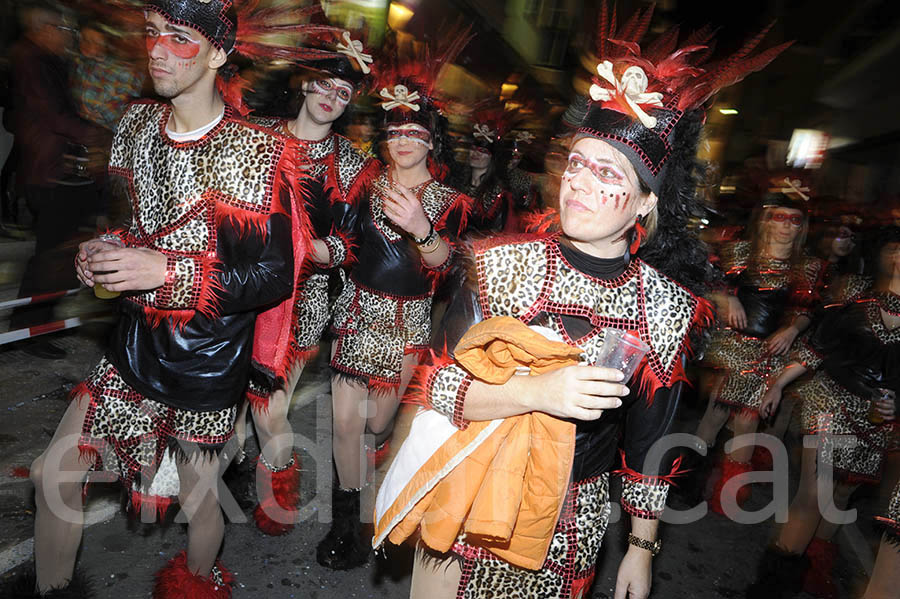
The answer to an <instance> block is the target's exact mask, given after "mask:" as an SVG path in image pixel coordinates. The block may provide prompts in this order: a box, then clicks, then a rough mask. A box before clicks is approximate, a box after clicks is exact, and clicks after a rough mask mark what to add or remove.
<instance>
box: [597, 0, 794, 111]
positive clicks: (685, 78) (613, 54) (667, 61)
mask: <svg viewBox="0 0 900 599" xmlns="http://www.w3.org/2000/svg"><path fill="white" fill-rule="evenodd" d="M653 11H654V6H649V7H647V8H646V9H638V10H637V11H636V12H635V13H634V14H633V15H632V16H631V17H630V18H629V19H628V21H627V22H626V23H625V25H623V26H622V27H617V25H616V15H615V5H614V6H613V11H612V15H610V10H609V7H608V6H607V2H606V0H603V2H602V3H601V6H600V10H599V20H598V23H597V27H596V32H597V35H598V39H597V40H595V43H594V47H595V49H596V52H597V59H598V60H599V61H604V60H608V61H610V62H612V63H613V65H614V67H613V68H614V72H615V73H616V75H617V76H621V73H622V72H624V70H625V69H626V68H628V67H629V66H639V67H641V68H642V69H643V70H644V72H645V73H646V75H647V77H648V80H649V84H648V86H647V92H660V93H662V94H663V100H662V103H663V104H664V105H666V106H673V105H674V106H675V107H676V108H677V109H678V110H682V111H688V110H694V109H698V108H700V107H702V106H703V105H704V104H705V103H706V102H707V101H708V100H709V99H710V98H711V97H712V96H713V95H714V94H715V93H716V92H718V91H719V90H721V89H722V88H725V87H728V86H730V85H734V84H735V83H738V82H740V81H741V80H743V79H744V77H746V76H747V75H748V74H750V73H753V72H756V71H759V70H761V69H763V68H765V67H766V66H767V65H768V64H769V63H770V62H772V61H773V60H774V59H775V58H776V57H777V56H778V55H779V54H781V53H782V52H784V50H786V49H787V48H788V47H789V46H790V45H791V44H793V42H786V43H783V44H779V45H777V46H774V47H772V48H769V49H767V50H763V51H761V52H757V53H756V54H755V55H754V54H753V53H754V51H755V50H756V48H757V47H758V46H759V44H760V42H761V41H762V40H763V38H764V37H765V36H766V34H767V33H768V32H769V30H770V29H771V28H772V25H773V24H774V23H771V24H769V25H768V26H766V27H765V28H763V30H762V31H760V32H759V33H758V34H756V35H755V36H753V37H752V38H750V39H749V40H747V41H746V42H745V43H744V45H743V46H742V47H741V48H740V49H739V50H738V51H737V52H735V53H733V54H731V55H729V56H727V57H724V58H722V59H720V60H717V61H714V62H708V61H709V58H710V56H711V55H712V52H713V49H714V47H715V39H714V36H715V34H716V32H717V29H714V28H713V27H712V26H711V25H705V26H703V27H701V28H700V29H698V30H696V31H694V32H693V33H691V34H690V35H688V36H687V37H686V38H685V39H684V40H683V42H682V43H681V45H680V46H679V44H678V36H679V28H678V26H675V27H672V28H670V29H668V30H667V31H665V32H664V33H663V34H661V35H660V36H659V37H657V38H656V39H655V40H654V41H653V42H652V43H650V44H649V45H647V48H646V51H645V52H644V53H643V54H642V53H641V46H640V44H641V41H642V39H643V37H644V35H645V34H646V33H647V31H648V29H649V26H650V22H651V20H652V17H653ZM593 80H594V83H596V84H598V85H600V86H602V87H606V88H609V87H610V83H609V82H607V81H605V80H600V79H599V78H598V77H596V76H594V77H593Z"/></svg>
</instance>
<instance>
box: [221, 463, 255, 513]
mask: <svg viewBox="0 0 900 599" xmlns="http://www.w3.org/2000/svg"><path fill="white" fill-rule="evenodd" d="M240 457H241V459H240V461H238V460H237V459H235V460H234V461H232V462H231V464H229V465H228V468H226V469H225V473H224V474H223V475H222V480H223V481H224V482H225V485H226V486H227V487H228V491H229V492H230V493H231V496H232V497H234V500H235V501H236V502H237V504H238V507H240V508H241V509H242V510H244V511H245V512H246V511H248V510H251V509H253V507H254V506H256V489H255V486H256V478H255V473H256V468H254V467H253V465H252V463H251V462H252V461H253V460H250V459H249V458H247V456H246V454H244V452H243V450H241V456H240Z"/></svg>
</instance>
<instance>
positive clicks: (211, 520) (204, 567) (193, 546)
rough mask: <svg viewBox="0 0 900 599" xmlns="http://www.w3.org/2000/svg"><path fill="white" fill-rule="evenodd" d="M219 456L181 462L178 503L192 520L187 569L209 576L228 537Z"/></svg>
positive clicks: (179, 466) (189, 520) (200, 455)
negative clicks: (218, 487)
mask: <svg viewBox="0 0 900 599" xmlns="http://www.w3.org/2000/svg"><path fill="white" fill-rule="evenodd" d="M218 476H219V457H218V456H213V457H210V456H205V455H203V454H200V453H198V454H197V455H196V456H194V457H192V458H191V459H190V460H189V461H182V460H179V461H178V480H179V484H180V487H181V488H180V490H179V492H178V500H179V502H180V503H181V509H182V510H183V512H184V514H185V516H187V519H188V548H187V567H188V569H189V570H190V571H191V572H193V573H194V574H197V575H199V576H204V577H208V576H209V574H210V572H211V571H212V567H213V565H214V564H215V563H216V556H217V555H218V554H219V549H220V548H221V546H222V539H223V538H224V537H225V519H224V518H223V517H222V509H221V508H220V507H219V498H218V497H217V495H216V493H215V489H216V480H217V478H218Z"/></svg>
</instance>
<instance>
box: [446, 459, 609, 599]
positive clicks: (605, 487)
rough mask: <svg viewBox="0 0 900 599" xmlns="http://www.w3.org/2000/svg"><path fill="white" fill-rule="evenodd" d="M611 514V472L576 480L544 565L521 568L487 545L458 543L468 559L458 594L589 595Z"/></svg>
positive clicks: (510, 598)
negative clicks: (501, 556) (475, 545)
mask: <svg viewBox="0 0 900 599" xmlns="http://www.w3.org/2000/svg"><path fill="white" fill-rule="evenodd" d="M609 513H610V505H609V475H608V474H601V475H600V476H598V477H595V478H590V479H587V480H584V481H581V482H578V483H574V484H572V485H571V486H570V487H569V491H568V494H567V495H566V501H565V504H564V506H563V510H562V513H561V514H560V517H559V522H558V523H557V524H556V531H555V532H554V533H553V539H552V540H551V542H550V550H549V551H548V552H547V559H546V561H545V562H544V567H543V568H542V569H540V570H525V569H522V568H518V567H516V566H513V565H510V564H509V563H507V562H505V561H503V560H501V559H498V558H497V557H495V556H494V555H493V554H492V553H490V552H488V551H487V550H486V549H483V548H480V547H474V546H471V545H468V544H466V543H465V542H464V541H462V542H459V543H456V544H455V545H454V547H453V552H454V553H456V554H458V555H459V556H460V557H461V558H462V560H463V562H462V578H461V579H460V582H459V588H458V590H457V595H456V596H457V599H481V598H484V599H487V598H494V597H503V598H504V599H533V598H534V597H541V599H554V598H558V599H563V598H565V599H581V598H582V597H587V596H588V593H589V591H590V588H591V584H592V583H593V580H594V572H595V569H596V564H597V557H598V555H599V554H600V544H601V543H602V541H603V535H604V534H605V533H606V527H607V525H608V523H609Z"/></svg>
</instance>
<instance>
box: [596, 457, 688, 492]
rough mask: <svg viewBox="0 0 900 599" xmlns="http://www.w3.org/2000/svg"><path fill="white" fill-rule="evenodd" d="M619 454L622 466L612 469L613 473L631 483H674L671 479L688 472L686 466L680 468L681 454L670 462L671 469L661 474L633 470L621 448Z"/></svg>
mask: <svg viewBox="0 0 900 599" xmlns="http://www.w3.org/2000/svg"><path fill="white" fill-rule="evenodd" d="M619 456H620V457H621V458H622V467H621V468H619V469H618V470H613V471H612V473H613V474H618V475H619V476H621V477H622V478H624V479H626V480H629V481H631V482H633V483H640V484H643V485H659V484H662V483H667V484H669V485H674V484H675V481H673V480H672V479H673V478H675V477H676V476H682V475H684V474H686V473H687V472H689V470H688V469H687V468H681V456H678V458H676V459H675V461H674V462H672V469H671V470H670V471H669V473H668V474H663V475H649V474H641V473H640V472H638V471H637V470H633V469H632V468H629V467H628V463H627V462H626V461H625V452H624V451H622V450H621V449H620V450H619Z"/></svg>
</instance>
